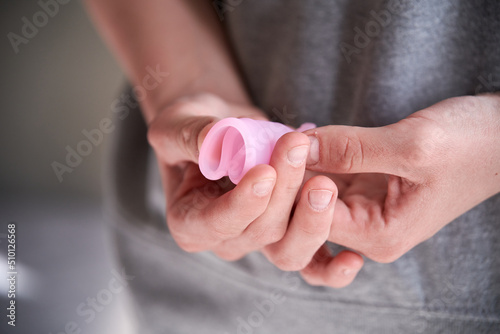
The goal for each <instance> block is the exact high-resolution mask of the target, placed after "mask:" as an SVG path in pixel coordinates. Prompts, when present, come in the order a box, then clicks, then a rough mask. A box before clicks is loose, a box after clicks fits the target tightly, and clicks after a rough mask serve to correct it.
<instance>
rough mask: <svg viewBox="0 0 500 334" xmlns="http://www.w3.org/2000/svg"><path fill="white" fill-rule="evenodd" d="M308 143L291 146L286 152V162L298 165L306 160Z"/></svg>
mask: <svg viewBox="0 0 500 334" xmlns="http://www.w3.org/2000/svg"><path fill="white" fill-rule="evenodd" d="M308 149H309V147H308V145H302V146H297V147H294V148H292V149H291V150H290V151H288V153H287V159H288V163H289V164H290V165H292V166H294V167H299V166H300V165H302V164H303V163H304V161H306V158H307V150H308Z"/></svg>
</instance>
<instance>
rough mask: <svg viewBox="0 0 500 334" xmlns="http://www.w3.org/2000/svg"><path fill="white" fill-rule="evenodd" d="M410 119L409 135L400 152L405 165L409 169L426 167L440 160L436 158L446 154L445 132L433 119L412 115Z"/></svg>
mask: <svg viewBox="0 0 500 334" xmlns="http://www.w3.org/2000/svg"><path fill="white" fill-rule="evenodd" d="M411 121H412V124H411V125H412V128H411V129H409V132H410V134H411V135H409V136H408V141H407V145H405V147H406V149H405V150H404V151H403V152H402V156H403V159H404V161H405V163H406V165H407V167H408V168H409V169H410V170H411V169H415V168H426V167H429V166H431V165H432V164H434V163H435V162H436V161H440V159H436V158H438V157H439V156H443V154H446V152H445V151H444V150H446V144H445V143H446V140H447V136H446V132H445V131H444V130H443V128H442V127H440V126H439V125H438V124H437V123H436V122H435V121H433V120H430V119H428V118H426V117H424V116H414V117H412V118H411Z"/></svg>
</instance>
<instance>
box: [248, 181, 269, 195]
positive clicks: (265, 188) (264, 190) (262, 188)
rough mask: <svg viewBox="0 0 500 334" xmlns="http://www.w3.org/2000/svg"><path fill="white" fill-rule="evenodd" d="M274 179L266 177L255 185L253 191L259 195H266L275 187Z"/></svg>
mask: <svg viewBox="0 0 500 334" xmlns="http://www.w3.org/2000/svg"><path fill="white" fill-rule="evenodd" d="M273 185H274V179H265V180H262V181H259V182H257V183H255V184H254V185H253V192H254V193H255V195H257V196H265V195H267V194H269V192H270V191H271V189H273Z"/></svg>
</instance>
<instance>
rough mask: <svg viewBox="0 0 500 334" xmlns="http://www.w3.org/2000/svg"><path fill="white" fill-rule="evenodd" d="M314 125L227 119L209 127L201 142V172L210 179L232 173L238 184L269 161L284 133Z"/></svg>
mask: <svg viewBox="0 0 500 334" xmlns="http://www.w3.org/2000/svg"><path fill="white" fill-rule="evenodd" d="M314 127H316V126H315V125H314V124H312V123H304V124H302V126H301V127H300V128H298V129H297V130H294V129H292V128H290V127H288V126H286V125H283V124H281V123H276V122H268V121H257V120H254V119H250V118H225V119H223V120H220V121H219V122H217V123H216V124H215V125H214V126H213V127H212V128H211V129H210V131H209V132H208V134H207V136H206V137H205V140H204V141H203V144H202V145H201V150H200V157H199V165H200V171H201V173H202V174H203V175H204V176H205V177H206V178H207V179H209V180H218V179H220V178H222V177H224V176H229V179H230V180H231V181H232V182H233V183H234V184H238V182H240V180H241V179H242V178H243V176H244V175H245V174H246V172H248V171H249V170H250V169H251V168H252V167H254V166H256V165H259V164H268V163H269V161H270V159H271V154H272V152H273V149H274V146H275V145H276V142H277V141H278V139H279V138H280V137H281V136H283V135H284V134H285V133H288V132H292V131H299V132H301V131H305V130H309V129H312V128H314Z"/></svg>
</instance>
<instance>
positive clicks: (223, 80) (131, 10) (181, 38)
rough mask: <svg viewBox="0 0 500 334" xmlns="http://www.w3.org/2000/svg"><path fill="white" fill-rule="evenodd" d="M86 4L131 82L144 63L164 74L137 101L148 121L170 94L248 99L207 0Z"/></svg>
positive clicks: (143, 71) (93, 1) (96, 1)
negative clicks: (158, 84) (153, 86)
mask: <svg viewBox="0 0 500 334" xmlns="http://www.w3.org/2000/svg"><path fill="white" fill-rule="evenodd" d="M86 4H87V8H88V10H89V12H90V13H91V16H92V17H93V19H94V21H95V23H96V26H97V27H98V28H99V30H100V32H101V34H102V36H103V38H104V39H105V40H106V41H107V43H108V45H109V46H110V48H111V49H112V51H113V52H114V53H115V55H116V56H117V58H118V60H119V61H120V62H121V64H122V66H123V68H124V70H125V72H126V74H127V75H128V77H129V79H130V80H131V81H132V83H133V84H134V85H142V80H143V78H144V77H145V76H147V75H148V72H147V70H146V68H147V67H151V68H156V66H158V67H159V68H160V70H161V71H162V72H168V73H169V76H168V77H167V78H166V79H165V80H164V81H163V82H162V84H161V86H159V87H158V88H156V89H152V90H149V91H148V92H147V97H146V98H145V99H144V100H143V101H142V102H141V104H142V109H143V111H144V114H145V117H146V120H147V122H148V123H149V122H151V120H153V119H154V118H155V116H156V114H157V113H158V112H160V111H161V110H162V109H164V107H165V106H167V105H169V104H170V103H171V101H173V100H175V99H176V98H179V97H181V96H185V95H190V94H195V93H200V92H208V93H213V94H216V95H218V96H220V97H222V98H223V99H225V100H226V101H228V102H232V103H238V104H248V103H249V98H248V96H247V94H246V91H245V88H244V85H243V83H242V80H241V79H240V77H239V73H238V70H237V67H236V65H235V62H234V60H233V58H232V55H231V52H230V48H229V46H228V44H227V41H226V38H225V35H224V32H223V30H222V27H221V25H220V23H219V22H218V20H217V16H216V13H215V12H214V11H213V8H212V7H211V5H210V2H209V1H203V0H196V1H184V0H168V1H165V0H148V1H136V0H107V1H102V0H86Z"/></svg>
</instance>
